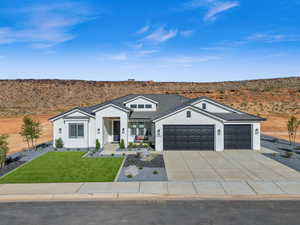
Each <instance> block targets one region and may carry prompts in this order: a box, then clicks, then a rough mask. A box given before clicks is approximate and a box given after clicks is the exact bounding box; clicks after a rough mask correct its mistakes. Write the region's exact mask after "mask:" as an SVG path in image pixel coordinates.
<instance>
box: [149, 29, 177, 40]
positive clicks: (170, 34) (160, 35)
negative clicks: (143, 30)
mask: <svg viewBox="0 0 300 225" xmlns="http://www.w3.org/2000/svg"><path fill="white" fill-rule="evenodd" d="M177 33H178V31H177V30H166V29H165V28H164V27H160V28H158V29H157V30H155V31H154V32H152V33H151V34H149V35H148V36H146V37H145V38H144V39H143V40H145V41H152V42H157V43H161V42H165V41H168V40H170V39H172V38H174V37H175V36H176V35H177Z"/></svg>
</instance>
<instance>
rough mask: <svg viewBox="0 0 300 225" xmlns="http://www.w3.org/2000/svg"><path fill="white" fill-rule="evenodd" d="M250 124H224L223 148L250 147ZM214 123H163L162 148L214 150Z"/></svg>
mask: <svg viewBox="0 0 300 225" xmlns="http://www.w3.org/2000/svg"><path fill="white" fill-rule="evenodd" d="M251 131H252V127H251V125H250V124H227V125H224V149H251V148H252V132H251ZM214 136H215V127H214V125H164V126H163V148H164V150H214V149H215V138H214Z"/></svg>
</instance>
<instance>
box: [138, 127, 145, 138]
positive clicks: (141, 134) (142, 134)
mask: <svg viewBox="0 0 300 225" xmlns="http://www.w3.org/2000/svg"><path fill="white" fill-rule="evenodd" d="M144 135H145V130H144V128H139V136H144Z"/></svg>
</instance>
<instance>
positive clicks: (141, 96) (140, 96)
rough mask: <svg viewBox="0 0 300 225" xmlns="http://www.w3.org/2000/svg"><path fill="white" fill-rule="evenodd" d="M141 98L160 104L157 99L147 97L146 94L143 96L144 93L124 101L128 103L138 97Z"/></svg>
mask: <svg viewBox="0 0 300 225" xmlns="http://www.w3.org/2000/svg"><path fill="white" fill-rule="evenodd" d="M139 98H142V99H144V100H146V101H149V102H152V103H154V104H158V102H157V101H155V100H153V99H151V98H147V97H145V96H143V95H139V96H136V97H134V98H132V99H128V100H127V101H125V102H124V104H127V103H129V102H132V101H134V100H136V99H139Z"/></svg>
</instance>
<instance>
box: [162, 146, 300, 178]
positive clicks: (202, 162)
mask: <svg viewBox="0 0 300 225" xmlns="http://www.w3.org/2000/svg"><path fill="white" fill-rule="evenodd" d="M164 160H165V165H166V170H167V175H168V179H169V181H290V180H300V173H299V172H297V171H296V170H293V169H291V168H289V167H287V166H285V165H283V164H281V163H279V162H276V161H274V160H272V159H269V158H267V157H265V156H263V155H262V154H260V153H259V152H255V151H250V150H249V151H247V150H234V151H233V150H232V151H224V152H214V151H164Z"/></svg>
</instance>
